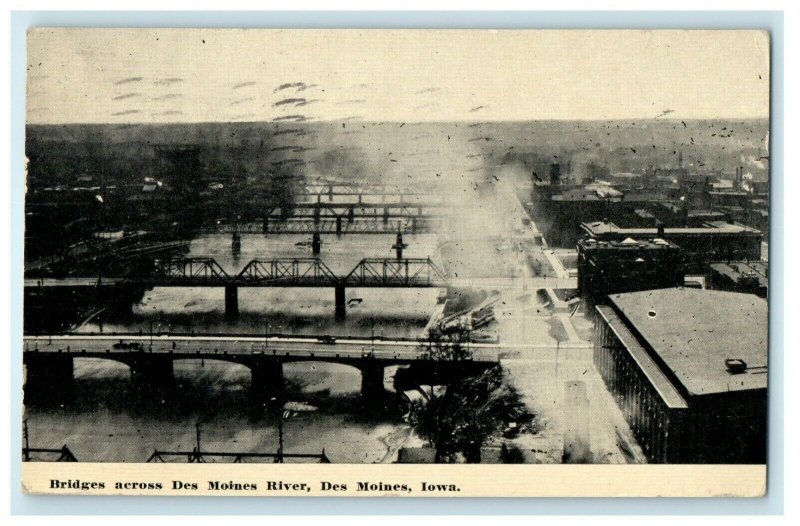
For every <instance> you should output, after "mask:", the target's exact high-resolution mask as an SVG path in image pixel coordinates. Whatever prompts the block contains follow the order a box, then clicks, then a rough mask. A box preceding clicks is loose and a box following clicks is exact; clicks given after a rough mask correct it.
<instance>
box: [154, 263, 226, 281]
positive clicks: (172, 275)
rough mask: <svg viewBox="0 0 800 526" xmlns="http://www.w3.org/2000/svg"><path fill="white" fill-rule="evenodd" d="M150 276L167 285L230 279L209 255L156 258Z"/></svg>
mask: <svg viewBox="0 0 800 526" xmlns="http://www.w3.org/2000/svg"><path fill="white" fill-rule="evenodd" d="M152 278H154V279H155V280H156V281H157V282H158V283H159V284H167V285H168V284H180V285H186V284H195V285H224V284H225V283H227V282H229V281H230V280H231V276H229V275H228V273H227V272H225V270H224V269H223V268H222V267H221V266H220V264H219V263H217V261H216V260H215V259H214V258H210V257H184V258H171V259H164V260H156V262H155V268H154V271H153V274H152Z"/></svg>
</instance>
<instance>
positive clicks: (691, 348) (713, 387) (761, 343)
mask: <svg viewBox="0 0 800 526" xmlns="http://www.w3.org/2000/svg"><path fill="white" fill-rule="evenodd" d="M609 299H610V300H611V302H612V304H613V305H614V307H615V308H616V309H617V310H618V311H619V312H620V314H621V315H622V317H624V318H625V319H626V320H627V321H628V322H629V324H630V326H632V328H634V329H635V331H636V332H638V334H640V335H641V337H642V338H643V339H644V341H645V342H646V343H647V346H649V348H650V349H652V352H653V354H654V355H655V356H657V357H658V358H660V360H661V361H662V362H663V363H664V365H665V366H666V367H667V368H668V369H669V370H671V371H672V373H673V374H674V376H675V377H676V378H677V380H678V382H680V383H681V384H682V386H683V388H684V390H685V391H686V392H687V393H688V394H689V395H690V396H697V395H708V394H714V393H724V392H728V391H746V390H753V389H766V387H767V333H768V331H767V302H766V301H765V300H764V299H762V298H759V297H758V296H755V295H753V294H739V293H736V292H722V291H716V290H698V289H691V288H674V289H659V290H649V291H642V292H630V293H625V294H612V295H610V296H609ZM730 360H742V361H743V362H744V363H745V364H746V368H745V369H744V371H743V372H741V373H739V374H734V373H732V372H731V371H732V370H735V367H736V365H737V362H730Z"/></svg>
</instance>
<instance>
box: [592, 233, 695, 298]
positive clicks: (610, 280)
mask: <svg viewBox="0 0 800 526" xmlns="http://www.w3.org/2000/svg"><path fill="white" fill-rule="evenodd" d="M684 275H685V271H684V263H683V254H682V252H681V249H680V248H679V247H678V246H677V245H675V244H674V243H670V242H669V241H665V240H663V239H659V238H655V239H651V240H645V241H641V240H634V239H632V238H626V239H624V240H622V241H616V240H612V241H597V240H596V239H593V238H586V239H582V240H581V241H579V242H578V293H579V294H580V295H581V297H582V298H584V300H585V301H586V303H587V305H588V306H589V308H590V309H591V308H592V307H593V306H594V305H595V304H597V303H603V302H604V299H605V297H606V296H608V295H609V294H613V293H621V292H633V291H637V290H649V289H660V288H669V287H680V286H682V285H683V279H684Z"/></svg>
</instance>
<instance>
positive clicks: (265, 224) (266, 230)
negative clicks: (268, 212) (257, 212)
mask: <svg viewBox="0 0 800 526" xmlns="http://www.w3.org/2000/svg"><path fill="white" fill-rule="evenodd" d="M261 232H262V233H264V234H267V233H269V217H267V216H264V221H263V222H262V223H261Z"/></svg>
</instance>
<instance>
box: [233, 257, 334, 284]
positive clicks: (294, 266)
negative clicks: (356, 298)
mask: <svg viewBox="0 0 800 526" xmlns="http://www.w3.org/2000/svg"><path fill="white" fill-rule="evenodd" d="M236 282H238V283H245V284H264V285H268V284H272V285H278V284H292V285H298V284H303V285H320V286H335V285H336V284H338V283H339V278H338V277H336V275H335V274H334V273H333V271H332V270H331V269H330V268H328V266H327V265H325V263H323V262H322V261H320V260H319V259H318V258H274V259H268V260H261V259H254V260H252V261H251V262H250V263H248V264H247V265H246V266H245V267H244V269H242V271H241V272H240V273H239V274H238V275H237V276H236Z"/></svg>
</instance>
